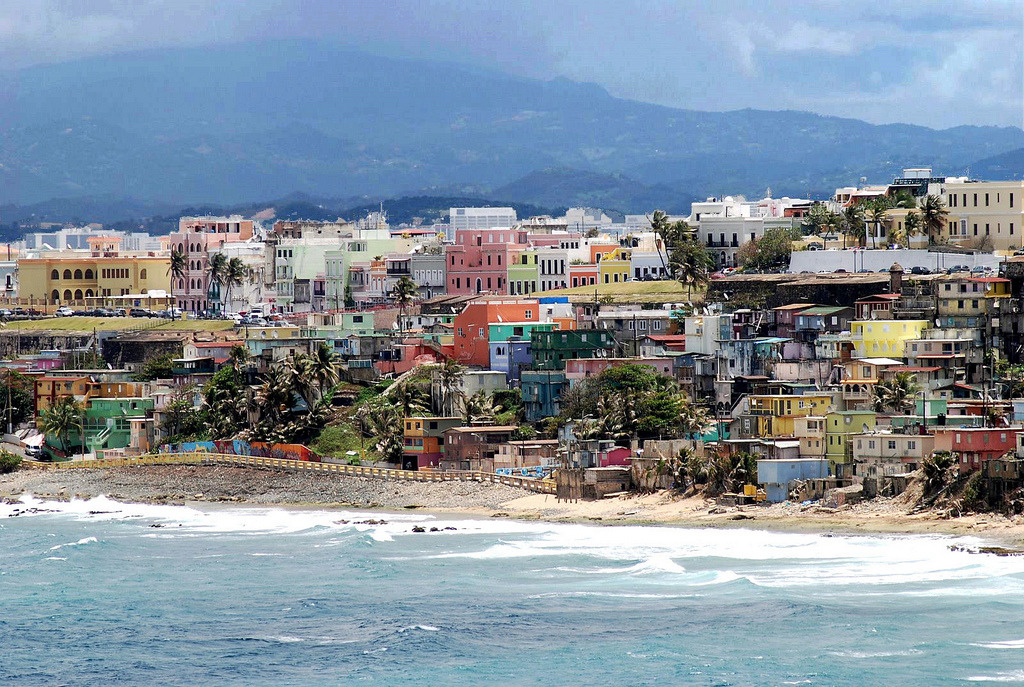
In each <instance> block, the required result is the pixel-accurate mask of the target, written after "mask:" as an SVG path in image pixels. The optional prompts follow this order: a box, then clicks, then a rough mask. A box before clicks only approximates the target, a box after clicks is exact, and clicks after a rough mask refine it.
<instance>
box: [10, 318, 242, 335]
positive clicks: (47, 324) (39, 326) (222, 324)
mask: <svg viewBox="0 0 1024 687" xmlns="http://www.w3.org/2000/svg"><path fill="white" fill-rule="evenodd" d="M157 323H160V324H157ZM232 326H233V324H232V322H231V321H230V320H174V321H170V320H160V319H155V318H153V319H151V318H148V317H50V318H47V319H44V320H20V321H17V322H8V323H6V324H5V325H4V327H3V329H5V330H7V331H25V332H30V331H36V332H42V331H49V332H91V331H92V330H93V329H95V330H97V331H105V332H109V331H132V330H136V329H139V330H141V329H146V330H149V329H156V330H159V331H167V330H175V331H187V332H219V331H224V330H226V329H231V327H232ZM0 331H3V330H0Z"/></svg>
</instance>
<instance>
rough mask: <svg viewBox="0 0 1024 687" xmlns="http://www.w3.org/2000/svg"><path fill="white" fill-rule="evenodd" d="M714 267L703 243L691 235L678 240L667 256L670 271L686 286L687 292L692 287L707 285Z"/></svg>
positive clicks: (713, 260) (690, 291)
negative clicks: (670, 253) (669, 255)
mask: <svg viewBox="0 0 1024 687" xmlns="http://www.w3.org/2000/svg"><path fill="white" fill-rule="evenodd" d="M714 268H715V259H714V258H712V257H711V254H710V253H709V252H708V249H707V248H706V247H705V246H704V244H703V243H700V242H699V241H697V240H696V239H695V238H693V237H687V238H685V239H683V240H682V241H680V242H679V243H678V244H677V245H676V247H675V250H673V251H672V255H671V257H670V258H669V270H670V273H671V274H672V276H673V277H674V278H675V279H676V281H678V282H679V283H680V284H682V285H683V286H685V287H686V288H687V292H688V294H692V293H693V289H694V288H700V287H703V286H707V284H708V282H710V281H711V271H712V270H713V269H714Z"/></svg>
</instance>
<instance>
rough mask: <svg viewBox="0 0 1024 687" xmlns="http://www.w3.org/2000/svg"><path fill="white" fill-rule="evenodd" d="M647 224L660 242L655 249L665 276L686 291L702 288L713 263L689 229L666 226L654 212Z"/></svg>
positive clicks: (683, 223)
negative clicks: (679, 284) (649, 224)
mask: <svg viewBox="0 0 1024 687" xmlns="http://www.w3.org/2000/svg"><path fill="white" fill-rule="evenodd" d="M650 223H651V231H653V232H654V233H655V234H656V235H657V236H658V238H659V239H660V241H658V242H657V244H656V245H657V249H658V257H659V258H660V259H661V266H662V269H663V270H664V271H665V273H666V274H668V275H669V276H670V277H671V278H672V279H675V280H676V281H678V282H679V283H681V284H682V285H683V286H685V287H687V288H688V289H690V290H692V289H693V288H695V287H697V288H699V287H701V286H704V285H706V284H707V283H708V281H710V274H711V270H713V269H714V267H715V261H714V258H712V257H711V254H710V253H708V250H707V247H706V246H705V245H704V244H703V243H701V242H700V241H698V240H697V234H696V232H695V231H694V230H693V228H692V227H690V225H689V224H687V223H686V221H684V220H678V221H676V222H670V221H669V219H668V215H667V214H665V213H664V212H662V211H661V210H655V211H654V215H653V216H652V217H651V218H650ZM662 249H664V253H663V252H662Z"/></svg>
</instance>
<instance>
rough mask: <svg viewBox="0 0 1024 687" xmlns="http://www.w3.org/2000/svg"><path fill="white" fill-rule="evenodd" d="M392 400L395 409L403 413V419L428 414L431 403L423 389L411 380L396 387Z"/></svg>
mask: <svg viewBox="0 0 1024 687" xmlns="http://www.w3.org/2000/svg"><path fill="white" fill-rule="evenodd" d="M389 388H390V387H389ZM391 398H392V399H393V403H394V405H395V407H396V408H398V409H399V410H400V411H402V417H415V416H417V415H422V414H423V413H425V412H427V406H428V403H429V401H430V399H429V397H428V396H427V394H426V393H425V392H424V391H423V387H421V386H419V385H417V384H413V383H411V382H410V381H409V380H405V381H403V382H402V383H401V384H397V385H395V387H394V390H393V391H392V393H391Z"/></svg>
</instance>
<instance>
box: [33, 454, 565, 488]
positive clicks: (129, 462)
mask: <svg viewBox="0 0 1024 687" xmlns="http://www.w3.org/2000/svg"><path fill="white" fill-rule="evenodd" d="M23 465H25V466H26V467H30V468H36V469H41V470H74V469H79V468H121V467H135V466H140V465H229V466H234V467H251V468H264V469H269V470H284V471H294V472H320V473H328V474H335V475H346V476H348V477H365V478H368V479H382V480H390V481H395V482H490V483H491V484H504V485H506V486H509V487H518V488H520V489H527V490H529V491H533V492H537V493H539V494H554V493H555V481H554V480H552V479H535V478H532V477H516V476H512V475H496V474H493V473H489V472H475V471H472V470H445V471H440V470H424V471H417V470H392V469H390V468H372V467H365V466H362V465H342V464H339V463H316V462H312V461H304V460H285V459H283V458H263V457H261V456H236V455H233V454H227V453H205V452H194V453H157V454H151V455H145V456H139V457H138V458H107V459H101V460H71V461H63V462H53V463H50V462H41V461H31V460H26V461H24V463H23Z"/></svg>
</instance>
